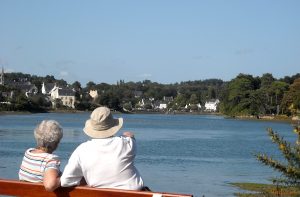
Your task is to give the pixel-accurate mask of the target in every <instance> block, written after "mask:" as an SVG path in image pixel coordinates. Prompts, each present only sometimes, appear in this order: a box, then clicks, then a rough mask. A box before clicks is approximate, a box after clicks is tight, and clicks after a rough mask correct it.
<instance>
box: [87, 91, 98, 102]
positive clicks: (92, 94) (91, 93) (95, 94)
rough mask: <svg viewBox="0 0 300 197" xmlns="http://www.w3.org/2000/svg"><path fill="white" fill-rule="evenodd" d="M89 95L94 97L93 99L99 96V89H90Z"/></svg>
mask: <svg viewBox="0 0 300 197" xmlns="http://www.w3.org/2000/svg"><path fill="white" fill-rule="evenodd" d="M89 95H90V96H91V97H92V98H93V100H95V99H97V98H98V97H99V94H98V90H90V92H89Z"/></svg>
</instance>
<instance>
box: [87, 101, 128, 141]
mask: <svg viewBox="0 0 300 197" xmlns="http://www.w3.org/2000/svg"><path fill="white" fill-rule="evenodd" d="M122 125H123V118H118V119H114V118H113V116H112V114H111V112H110V109H109V108H107V107H98V108H96V109H95V110H94V111H93V112H92V114H91V117H90V119H89V120H87V121H86V122H85V127H84V129H83V131H84V132H85V134H87V135H88V136H90V137H92V138H107V137H110V136H113V135H114V134H116V133H117V132H118V131H119V130H120V129H121V127H122Z"/></svg>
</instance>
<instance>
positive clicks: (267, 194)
mask: <svg viewBox="0 0 300 197" xmlns="http://www.w3.org/2000/svg"><path fill="white" fill-rule="evenodd" d="M232 185H234V186H236V187H238V188H240V189H242V190H246V191H247V192H246V191H245V193H236V194H235V196H239V197H275V196H276V197H296V196H297V197H300V187H292V186H281V185H278V186H276V185H269V184H259V183H232Z"/></svg>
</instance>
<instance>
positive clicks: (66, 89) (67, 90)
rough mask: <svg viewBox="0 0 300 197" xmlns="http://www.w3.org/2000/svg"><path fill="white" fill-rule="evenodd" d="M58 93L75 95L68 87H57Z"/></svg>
mask: <svg viewBox="0 0 300 197" xmlns="http://www.w3.org/2000/svg"><path fill="white" fill-rule="evenodd" d="M58 94H59V95H60V96H75V92H74V91H73V90H72V89H70V88H59V89H58Z"/></svg>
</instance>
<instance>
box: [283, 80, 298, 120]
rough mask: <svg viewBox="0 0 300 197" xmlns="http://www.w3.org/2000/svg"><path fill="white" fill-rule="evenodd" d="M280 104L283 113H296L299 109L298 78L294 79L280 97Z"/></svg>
mask: <svg viewBox="0 0 300 197" xmlns="http://www.w3.org/2000/svg"><path fill="white" fill-rule="evenodd" d="M281 106H282V108H283V110H284V111H285V113H290V114H293V115H296V114H297V113H299V110H300V78H298V79H295V81H294V83H293V84H291V85H290V86H289V90H288V91H287V92H286V93H285V95H284V96H283V99H282V103H281Z"/></svg>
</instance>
